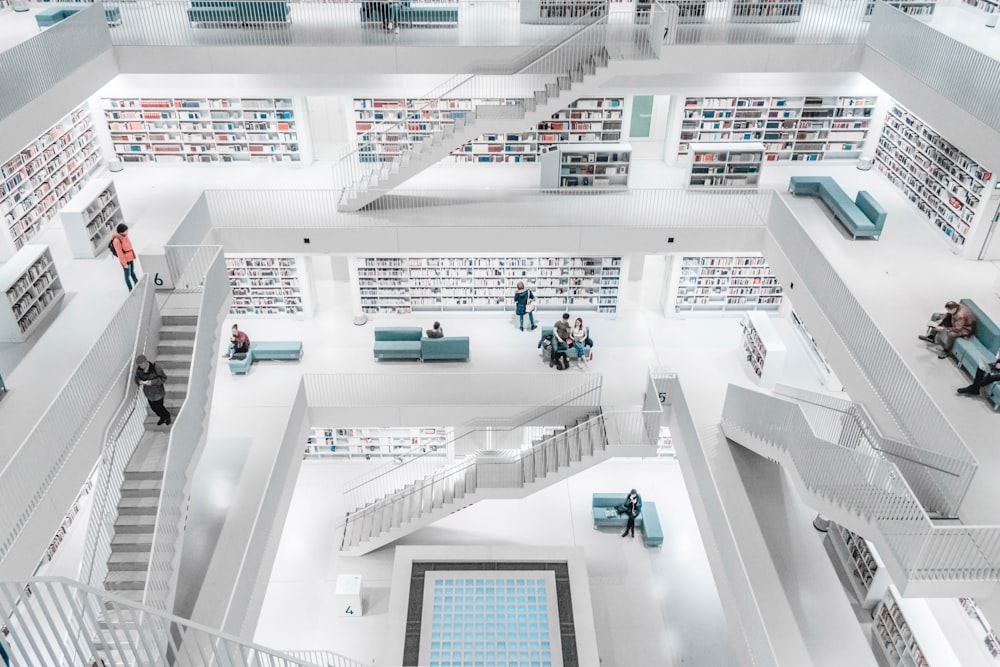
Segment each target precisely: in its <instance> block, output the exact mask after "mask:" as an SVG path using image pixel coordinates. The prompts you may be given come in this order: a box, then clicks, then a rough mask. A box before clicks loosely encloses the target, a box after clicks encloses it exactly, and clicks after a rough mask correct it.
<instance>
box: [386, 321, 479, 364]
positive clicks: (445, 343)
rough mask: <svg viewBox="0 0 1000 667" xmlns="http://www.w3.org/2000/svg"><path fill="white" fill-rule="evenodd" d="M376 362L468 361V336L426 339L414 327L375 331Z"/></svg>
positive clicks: (422, 332)
mask: <svg viewBox="0 0 1000 667" xmlns="http://www.w3.org/2000/svg"><path fill="white" fill-rule="evenodd" d="M374 353H375V358H376V359H419V360H420V361H426V360H438V359H451V360H460V361H467V360H468V359H469V337H468V336H445V337H444V338H427V337H426V336H424V331H423V329H419V328H417V327H376V329H375V349H374Z"/></svg>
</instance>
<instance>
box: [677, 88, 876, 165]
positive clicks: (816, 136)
mask: <svg viewBox="0 0 1000 667" xmlns="http://www.w3.org/2000/svg"><path fill="white" fill-rule="evenodd" d="M877 101H878V100H877V98H875V97H863V96H861V97H850V96H825V97H824V96H815V95H809V96H802V97H787V96H779V97H775V96H769V97H739V96H732V97H688V98H686V99H685V101H684V117H683V119H682V120H681V136H680V143H679V145H678V151H677V154H678V157H679V158H680V157H684V156H686V155H687V154H688V153H689V152H690V145H691V144H692V143H702V144H704V143H707V142H725V143H732V142H751V143H757V142H763V143H764V159H765V161H767V162H773V161H779V160H790V161H805V162H812V161H820V160H836V159H854V158H858V157H860V156H861V151H862V149H863V148H864V144H865V140H866V139H867V137H868V131H869V128H870V127H871V123H872V119H871V116H872V114H873V113H874V111H875V104H876V102H877Z"/></svg>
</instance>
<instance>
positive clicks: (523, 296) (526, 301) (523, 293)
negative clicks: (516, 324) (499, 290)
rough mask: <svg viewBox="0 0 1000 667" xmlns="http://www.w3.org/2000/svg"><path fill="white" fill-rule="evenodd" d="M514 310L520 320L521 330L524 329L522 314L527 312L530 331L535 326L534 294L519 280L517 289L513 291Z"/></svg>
mask: <svg viewBox="0 0 1000 667" xmlns="http://www.w3.org/2000/svg"><path fill="white" fill-rule="evenodd" d="M514 312H515V313H517V316H518V317H519V318H520V320H521V331H524V314H525V313H527V314H528V321H529V322H531V331H534V330H535V329H537V328H538V327H536V326H535V295H534V293H533V292H532V291H531V290H530V289H528V288H527V287H525V286H524V283H523V282H521V281H520V280H518V281H517V291H516V292H514Z"/></svg>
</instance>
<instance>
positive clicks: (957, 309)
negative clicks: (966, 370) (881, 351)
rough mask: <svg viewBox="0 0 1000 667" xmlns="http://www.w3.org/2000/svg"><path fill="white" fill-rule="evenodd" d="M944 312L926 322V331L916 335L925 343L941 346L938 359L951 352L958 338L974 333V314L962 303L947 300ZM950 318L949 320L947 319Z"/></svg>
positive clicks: (967, 336)
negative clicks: (921, 334) (940, 315)
mask: <svg viewBox="0 0 1000 667" xmlns="http://www.w3.org/2000/svg"><path fill="white" fill-rule="evenodd" d="M944 310H945V313H944V315H943V316H942V317H940V318H938V319H935V318H931V321H930V322H928V323H927V333H926V334H924V335H923V336H917V338H919V339H920V340H922V341H924V342H925V343H932V344H937V345H940V346H941V352H940V353H939V354H938V359H944V358H945V357H947V356H948V355H949V354H951V348H952V346H953V345H954V344H955V341H956V340H958V339H959V338H970V337H971V336H972V335H973V334H974V333H976V314H975V313H974V312H972V309H971V308H969V307H968V306H966V305H965V304H964V303H956V302H955V301H949V302H948V303H946V304H944ZM949 319H950V321H949Z"/></svg>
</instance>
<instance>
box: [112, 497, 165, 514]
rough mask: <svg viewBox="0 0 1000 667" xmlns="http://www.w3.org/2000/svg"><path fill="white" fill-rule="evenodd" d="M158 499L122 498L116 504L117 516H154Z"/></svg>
mask: <svg viewBox="0 0 1000 667" xmlns="http://www.w3.org/2000/svg"><path fill="white" fill-rule="evenodd" d="M159 503H160V499H159V497H158V496H152V497H145V498H144V497H135V496H132V497H128V498H122V499H121V501H120V502H119V503H118V514H119V516H120V515H123V514H131V515H139V514H153V515H155V514H156V508H157V507H158V506H159Z"/></svg>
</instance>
